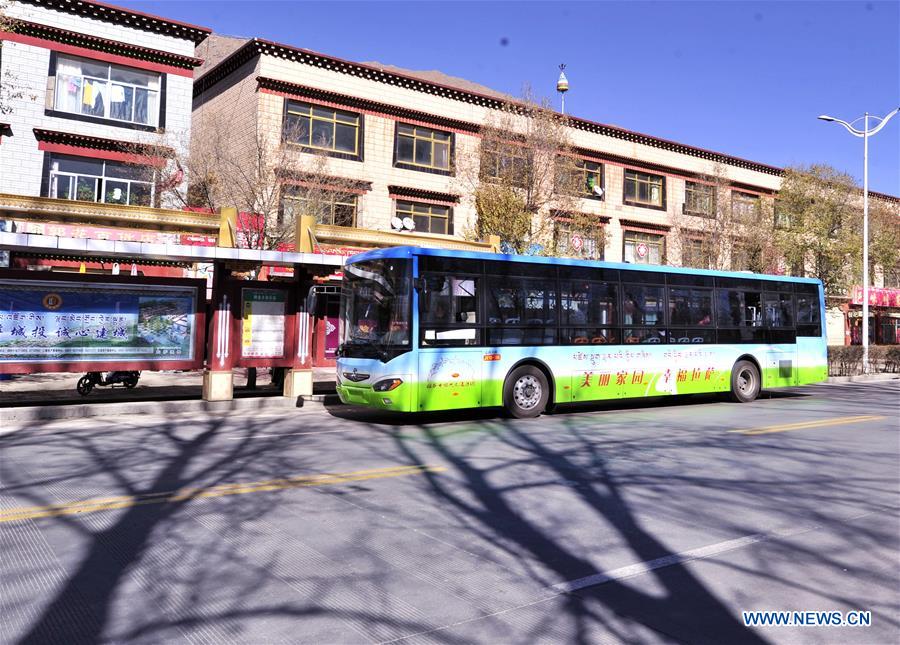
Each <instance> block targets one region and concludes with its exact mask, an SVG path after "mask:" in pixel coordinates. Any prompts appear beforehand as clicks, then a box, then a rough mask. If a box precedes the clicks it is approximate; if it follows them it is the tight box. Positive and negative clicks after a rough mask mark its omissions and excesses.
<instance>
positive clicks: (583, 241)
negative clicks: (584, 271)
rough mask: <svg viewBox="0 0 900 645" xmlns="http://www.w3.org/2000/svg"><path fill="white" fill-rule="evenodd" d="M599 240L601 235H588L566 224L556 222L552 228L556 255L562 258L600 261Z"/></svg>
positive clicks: (600, 246)
mask: <svg viewBox="0 0 900 645" xmlns="http://www.w3.org/2000/svg"><path fill="white" fill-rule="evenodd" d="M599 232H600V231H599V229H598V233H599ZM600 239H602V235H600V234H597V235H590V234H589V233H585V232H584V231H582V230H580V229H578V228H576V227H574V226H572V225H571V224H568V223H566V222H556V224H555V225H554V227H553V241H554V244H555V246H556V254H557V255H559V256H562V257H573V258H585V259H588V260H602V259H603V245H602V244H601V243H600Z"/></svg>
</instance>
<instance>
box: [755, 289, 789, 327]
mask: <svg viewBox="0 0 900 645" xmlns="http://www.w3.org/2000/svg"><path fill="white" fill-rule="evenodd" d="M763 303H764V306H765V311H766V326H767V327H793V326H794V296H793V295H792V294H790V293H772V292H766V293H765V295H764V296H763Z"/></svg>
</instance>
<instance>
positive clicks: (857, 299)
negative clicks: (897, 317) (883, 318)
mask: <svg viewBox="0 0 900 645" xmlns="http://www.w3.org/2000/svg"><path fill="white" fill-rule="evenodd" d="M862 302H863V288H862V286H860V285H856V286H855V287H853V289H852V291H851V292H850V303H851V304H854V305H861V304H862ZM869 305H872V306H875V307H900V289H889V288H885V287H869Z"/></svg>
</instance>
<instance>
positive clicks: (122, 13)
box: [18, 0, 212, 45]
mask: <svg viewBox="0 0 900 645" xmlns="http://www.w3.org/2000/svg"><path fill="white" fill-rule="evenodd" d="M18 2H22V3H26V4H33V5H38V6H41V7H47V8H48V9H54V10H56V11H64V12H66V13H70V14H74V15H76V16H81V17H83V18H93V19H94V20H102V21H103V22H109V23H112V24H115V25H121V26H123V27H131V28H132V29H140V30H141V31H150V32H155V33H159V34H163V35H165V36H171V37H173V38H181V39H183V40H190V41H193V43H194V44H195V45H199V44H200V43H201V42H203V41H204V40H205V39H206V37H207V36H208V35H209V34H211V33H212V29H209V28H208V27H200V26H198V25H192V24H190V23H187V22H181V21H178V20H171V19H169V18H163V17H161V16H154V15H152V14H149V13H144V12H142V11H134V10H133V9H125V8H124V7H116V6H113V5H110V4H106V3H105V2H97V1H96V0H18Z"/></svg>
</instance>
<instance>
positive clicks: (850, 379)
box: [828, 372, 900, 383]
mask: <svg viewBox="0 0 900 645" xmlns="http://www.w3.org/2000/svg"><path fill="white" fill-rule="evenodd" d="M896 379H900V374H898V373H896V372H877V373H875V374H854V375H853V376H829V377H828V382H829V383H865V382H867V381H873V382H879V381H893V380H896Z"/></svg>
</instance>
